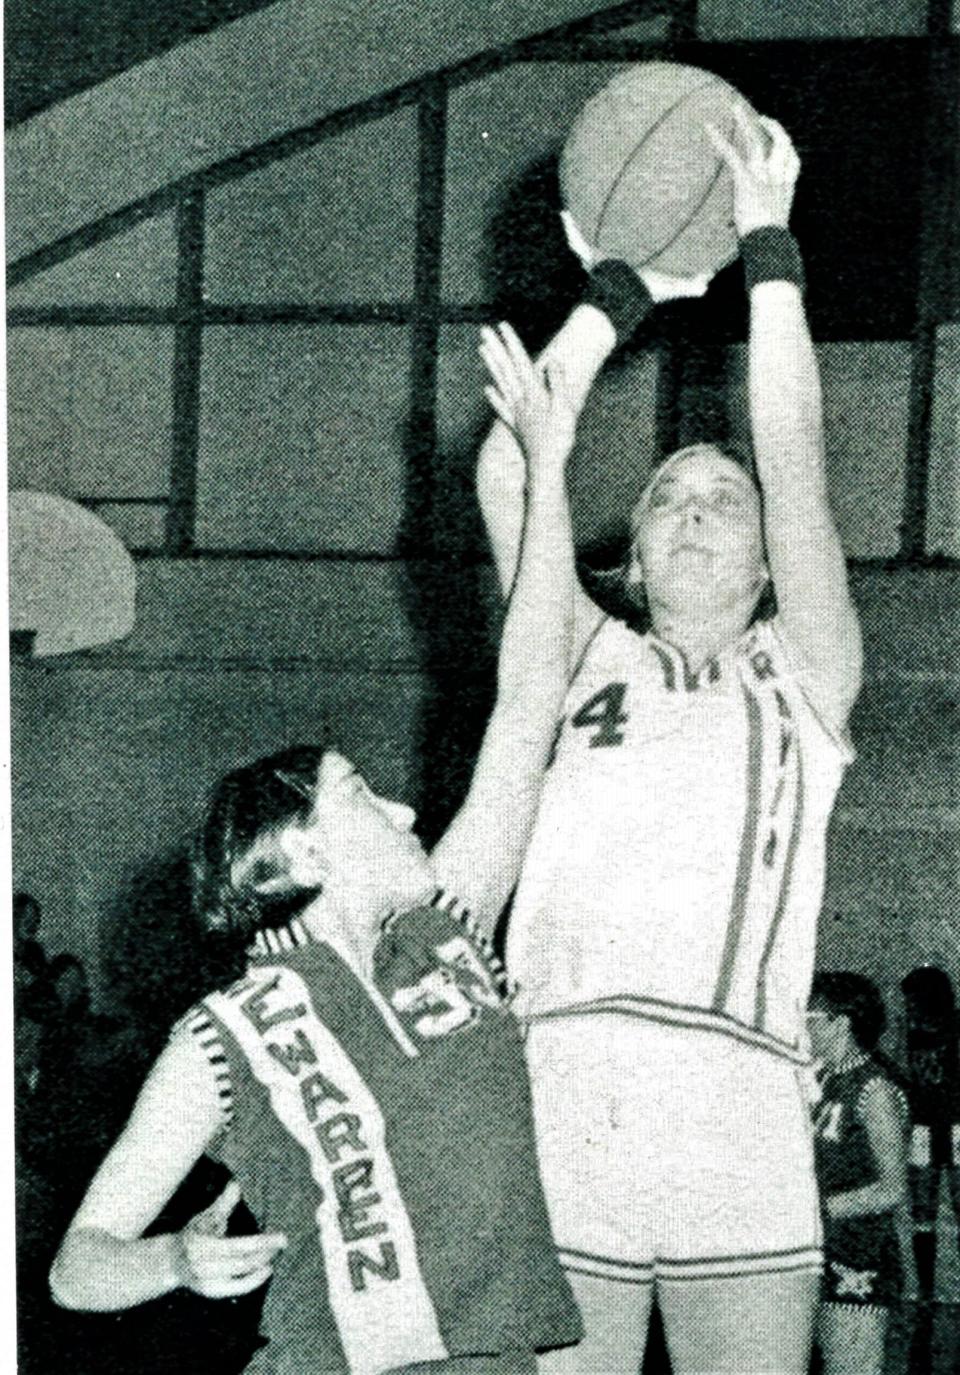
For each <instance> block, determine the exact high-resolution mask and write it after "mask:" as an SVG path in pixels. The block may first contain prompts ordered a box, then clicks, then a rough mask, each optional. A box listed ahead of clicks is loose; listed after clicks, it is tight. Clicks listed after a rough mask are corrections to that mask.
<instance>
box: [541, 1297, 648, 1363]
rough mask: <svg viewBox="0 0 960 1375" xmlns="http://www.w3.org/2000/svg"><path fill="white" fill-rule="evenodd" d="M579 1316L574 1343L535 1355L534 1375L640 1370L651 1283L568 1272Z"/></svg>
mask: <svg viewBox="0 0 960 1375" xmlns="http://www.w3.org/2000/svg"><path fill="white" fill-rule="evenodd" d="M568 1279H569V1280H570V1284H571V1286H572V1288H573V1296H574V1298H575V1299H576V1301H577V1304H578V1305H579V1308H580V1312H581V1315H582V1317H583V1328H584V1336H583V1340H582V1341H580V1342H578V1344H577V1345H576V1346H566V1347H563V1348H562V1350H559V1351H547V1352H544V1353H542V1354H541V1355H540V1356H538V1358H537V1371H538V1375H600V1372H602V1375H638V1372H639V1370H640V1367H641V1365H642V1363H643V1351H644V1347H645V1346H646V1343H647V1329H648V1327H649V1325H650V1311H651V1308H652V1306H653V1285H652V1284H651V1283H648V1284H623V1283H621V1282H619V1281H617V1280H602V1279H597V1278H596V1277H595V1276H593V1275H578V1274H568Z"/></svg>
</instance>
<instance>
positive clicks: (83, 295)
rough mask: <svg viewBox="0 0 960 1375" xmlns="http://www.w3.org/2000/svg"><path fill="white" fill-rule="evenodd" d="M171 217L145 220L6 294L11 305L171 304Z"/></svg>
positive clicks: (173, 259) (173, 269)
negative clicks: (126, 231)
mask: <svg viewBox="0 0 960 1375" xmlns="http://www.w3.org/2000/svg"><path fill="white" fill-rule="evenodd" d="M176 278H177V268H176V242H175V238H174V232H173V216H172V215H164V216H163V217H162V218H160V219H153V220H145V221H144V222H143V224H139V225H137V227H136V228H135V229H131V230H130V231H129V233H126V234H121V235H118V236H117V237H116V238H115V239H107V240H106V241H105V242H104V243H100V244H96V245H95V246H94V247H93V248H88V249H87V250H86V251H85V252H83V253H77V254H76V255H75V256H74V257H72V258H68V259H67V260H66V262H62V263H57V265H56V267H51V268H48V269H47V271H46V272H40V273H38V274H37V276H36V277H31V278H30V280H29V281H26V282H22V283H21V284H20V285H19V286H15V287H11V288H10V290H9V291H8V292H7V304H8V305H9V306H69V305H90V304H92V303H94V302H97V303H103V304H105V305H169V304H170V303H171V302H172V301H173V298H174V295H175V292H176Z"/></svg>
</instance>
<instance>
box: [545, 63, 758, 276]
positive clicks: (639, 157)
mask: <svg viewBox="0 0 960 1375" xmlns="http://www.w3.org/2000/svg"><path fill="white" fill-rule="evenodd" d="M737 107H739V109H741V110H742V111H744V112H745V113H746V114H747V117H748V118H749V120H750V122H751V123H752V124H756V127H757V129H758V130H760V132H761V136H764V137H765V135H763V132H762V127H761V126H760V125H759V123H758V121H757V115H756V113H755V112H754V111H753V109H752V108H751V107H750V105H748V103H747V102H746V101H745V100H744V98H743V96H741V95H740V94H739V92H738V91H736V90H734V88H733V87H732V86H730V85H729V84H728V83H727V82H726V81H723V80H722V79H721V78H720V77H718V76H715V75H714V74H713V73H712V72H705V71H701V70H700V69H699V68H697V67H683V66H678V65H677V64H675V63H670V62H644V63H642V64H640V65H639V66H635V67H630V68H629V69H628V70H626V71H624V72H621V73H620V74H619V75H618V76H616V77H614V79H613V80H612V81H611V82H609V83H608V85H606V86H604V88H603V89H602V90H601V91H599V92H598V93H597V94H596V95H595V96H593V97H591V99H590V100H588V101H587V103H586V104H585V105H584V107H583V109H582V110H581V111H580V114H579V115H578V117H577V119H576V122H575V123H574V125H573V128H572V129H571V131H570V134H569V137H568V138H567V142H566V145H565V147H564V150H563V154H562V157H561V161H560V187H561V192H562V197H563V203H564V206H565V207H566V209H567V210H568V211H569V213H570V215H571V216H572V218H573V220H574V222H575V223H576V226H577V228H578V229H579V230H580V233H581V234H582V235H583V237H584V239H585V240H586V241H587V243H588V244H589V245H590V246H591V248H593V249H595V250H598V251H599V253H600V255H601V256H602V257H605V258H620V259H622V260H623V261H625V262H627V263H629V264H630V266H631V267H633V268H635V269H636V268H650V269H652V270H654V271H656V272H662V273H665V274H667V275H668V276H671V277H696V276H700V275H701V274H703V273H713V272H716V271H717V270H718V269H719V268H721V267H724V266H726V264H727V263H729V262H732V261H733V259H734V258H735V257H736V256H737V253H738V251H739V250H738V245H737V236H736V232H735V230H734V227H733V181H732V178H731V175H730V172H729V169H728V168H727V167H726V165H725V164H724V163H723V161H722V160H721V158H720V156H719V154H718V153H717V151H716V149H715V148H714V146H713V144H712V143H711V142H710V140H709V138H708V136H707V134H706V132H705V129H704V125H705V124H707V123H709V124H713V125H714V126H715V127H716V128H717V129H718V130H719V131H720V133H721V134H724V135H725V136H726V137H727V138H728V139H730V140H731V141H732V142H733V143H734V144H736V145H739V143H740V138H739V137H738V135H737V133H736V129H735V124H734V117H733V111H734V109H735V108H737Z"/></svg>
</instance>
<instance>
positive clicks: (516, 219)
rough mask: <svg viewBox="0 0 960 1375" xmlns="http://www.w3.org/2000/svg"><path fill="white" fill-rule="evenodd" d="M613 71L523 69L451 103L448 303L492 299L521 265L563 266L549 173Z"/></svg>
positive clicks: (556, 66)
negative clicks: (557, 262)
mask: <svg viewBox="0 0 960 1375" xmlns="http://www.w3.org/2000/svg"><path fill="white" fill-rule="evenodd" d="M616 70H617V68H616V67H614V66H613V65H611V64H609V63H593V62H585V63H579V64H577V65H571V64H563V63H537V64H531V63H523V64H518V65H516V66H513V67H509V68H508V69H507V70H506V71H503V72H500V73H498V74H497V75H496V76H493V77H490V78H489V80H486V81H475V82H471V83H470V84H469V85H467V86H464V87H462V88H461V89H459V90H457V91H454V92H453V93H452V94H451V97H450V119H449V126H448V136H447V194H446V219H445V222H444V249H443V290H444V296H445V297H446V298H447V299H449V300H452V301H478V300H479V301H483V300H490V299H493V297H494V295H495V294H496V295H499V294H500V293H499V292H497V290H496V288H497V284H498V282H499V281H500V280H501V279H502V277H503V275H504V273H505V272H512V273H514V274H516V273H520V272H522V270H523V266H524V264H523V261H522V260H523V258H524V256H526V258H527V260H528V261H530V262H538V261H539V260H540V258H542V257H543V256H544V255H545V252H546V250H547V249H549V250H550V253H549V256H550V259H551V266H553V264H552V257H553V253H554V249H555V252H556V255H557V256H558V257H560V258H561V266H562V265H563V261H562V260H563V259H565V258H566V257H568V256H569V253H568V250H567V249H566V247H565V246H564V242H563V237H562V231H561V229H560V226H559V223H556V222H555V218H554V215H555V206H554V205H553V204H552V203H548V200H549V195H548V193H549V187H550V172H551V170H552V167H553V161H554V159H555V156H556V154H557V152H558V151H559V149H560V148H561V146H562V144H563V140H564V139H565V137H566V134H567V130H568V129H569V128H570V125H571V124H572V123H573V120H574V118H575V117H576V114H577V112H578V111H579V109H580V106H581V105H582V104H583V102H584V101H585V100H586V99H587V97H588V96H591V95H593V93H594V92H595V91H598V90H599V89H600V87H601V86H603V84H604V82H605V81H607V80H608V79H609V77H610V76H611V75H612V74H613V72H614V71H616ZM543 170H545V171H546V173H547V175H546V177H544V176H542V175H540V173H541V172H542V171H543ZM531 207H532V208H531ZM545 217H549V218H545ZM518 229H519V233H520V236H521V238H522V239H523V240H524V241H523V242H518V241H517V235H518ZM545 236H549V243H545ZM527 237H529V243H527V242H526V239H527ZM571 262H572V259H571Z"/></svg>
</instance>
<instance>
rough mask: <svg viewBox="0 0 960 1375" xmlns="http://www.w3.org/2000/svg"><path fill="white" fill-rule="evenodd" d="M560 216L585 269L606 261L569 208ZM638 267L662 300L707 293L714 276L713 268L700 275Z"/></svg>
mask: <svg viewBox="0 0 960 1375" xmlns="http://www.w3.org/2000/svg"><path fill="white" fill-rule="evenodd" d="M560 219H561V221H562V222H563V232H564V234H566V236H567V243H568V244H569V245H570V251H571V252H572V253H575V254H576V256H577V257H578V258H579V259H580V263H581V265H582V267H583V269H584V271H585V272H592V271H593V269H594V268H595V267H596V266H597V263H599V262H602V261H603V255H602V254H601V253H598V252H597V250H596V249H595V248H592V247H591V246H590V244H588V243H587V241H586V239H585V238H584V237H583V235H582V234H581V233H580V230H579V229H578V227H577V223H576V221H575V220H574V218H573V216H572V215H571V214H570V212H569V210H561V211H560ZM634 270H635V271H636V273H637V276H638V277H639V278H640V280H641V281H642V282H643V284H644V286H645V287H646V288H647V290H648V291H649V293H650V295H651V296H652V297H653V299H654V300H655V301H657V302H658V303H659V302H660V301H676V300H679V299H680V298H681V297H685V296H687V297H689V296H703V295H704V293H705V292H706V290H707V287H708V286H709V285H710V283H711V281H712V280H713V273H712V272H704V273H703V274H702V275H701V276H699V277H669V276H667V274H666V273H665V272H654V271H653V270H652V269H650V268H635V269H634Z"/></svg>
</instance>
